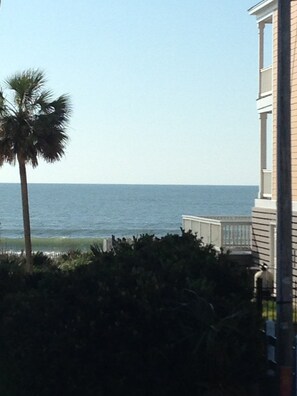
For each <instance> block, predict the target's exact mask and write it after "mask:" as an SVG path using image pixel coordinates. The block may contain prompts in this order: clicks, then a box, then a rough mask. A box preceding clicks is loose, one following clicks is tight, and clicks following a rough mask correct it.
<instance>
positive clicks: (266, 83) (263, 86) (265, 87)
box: [260, 66, 272, 97]
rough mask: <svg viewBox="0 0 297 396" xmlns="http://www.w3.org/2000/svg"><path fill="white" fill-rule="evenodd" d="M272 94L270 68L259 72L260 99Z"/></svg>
mask: <svg viewBox="0 0 297 396" xmlns="http://www.w3.org/2000/svg"><path fill="white" fill-rule="evenodd" d="M271 92H272V66H270V67H266V68H265V69H261V70H260V97H262V96H266V95H269V94H271Z"/></svg>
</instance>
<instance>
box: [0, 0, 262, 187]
mask: <svg viewBox="0 0 297 396" xmlns="http://www.w3.org/2000/svg"><path fill="white" fill-rule="evenodd" d="M254 4H255V3H254V2H253V1H251V0H240V1H238V0H224V1H222V0H212V1H205V0H85V1H79V0H75V1H73V0H59V1H58V0H50V1H49V0H42V1H40V0H29V1H24V0H3V1H2V6H1V8H0V27H1V29H0V48H1V61H0V81H1V82H2V81H4V80H5V79H6V78H7V77H8V76H10V75H11V74H14V73H15V72H17V71H22V70H25V69H27V68H40V69H42V70H44V71H45V73H46V75H47V78H48V87H49V88H50V89H52V90H53V92H54V93H55V94H56V95H60V94H62V93H68V94H69V95H70V97H71V101H72V105H73V115H72V118H71V123H70V126H69V129H68V133H69V136H70V141H69V144H68V147H67V150H66V156H65V158H64V159H63V160H62V161H60V162H59V163H56V164H45V163H42V162H40V166H39V167H38V168H36V169H33V170H32V169H28V181H29V182H46V183H133V184H134V183H136V184H248V185H249V184H258V173H259V172H258V157H259V154H258V153H259V147H258V146H259V144H258V116H257V112H256V102H255V99H256V95H257V34H258V33H257V25H256V21H255V19H254V18H253V17H251V16H249V14H248V12H247V9H248V8H250V7H251V6H253V5H254ZM18 181H19V175H18V169H17V167H12V166H10V165H4V166H3V167H2V168H1V169H0V182H18Z"/></svg>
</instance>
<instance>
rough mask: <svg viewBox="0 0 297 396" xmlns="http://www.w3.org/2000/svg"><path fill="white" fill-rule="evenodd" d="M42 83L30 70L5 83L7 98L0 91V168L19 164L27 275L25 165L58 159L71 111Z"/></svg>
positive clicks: (28, 241)
mask: <svg viewBox="0 0 297 396" xmlns="http://www.w3.org/2000/svg"><path fill="white" fill-rule="evenodd" d="M45 82H46V81H45V76H44V73H43V72H41V71H40V70H32V69H30V70H27V71H24V72H22V73H18V74H15V75H13V76H12V77H10V78H9V79H8V80H7V81H6V86H7V88H8V91H9V94H10V96H9V95H8V96H7V97H5V96H4V93H3V91H2V90H0V166H2V165H3V163H4V162H8V163H10V164H15V163H16V162H18V165H19V172H20V180H21V196H22V207H23V223H24V239H25V251H26V271H27V272H32V268H33V266H32V244H31V230H30V216H29V198H28V186H27V174H26V165H27V164H30V165H32V166H33V167H36V166H37V165H38V159H39V158H43V159H44V160H45V161H46V162H54V161H58V160H60V158H61V157H62V156H63V155H64V149H65V145H66V142H67V140H68V136H67V134H66V127H67V124H68V120H69V116H70V112H71V107H70V102H69V97H68V96H67V95H62V96H60V97H58V98H57V99H55V100H53V98H52V93H51V92H50V91H48V90H45V89H44V85H45Z"/></svg>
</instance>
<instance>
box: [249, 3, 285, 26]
mask: <svg viewBox="0 0 297 396" xmlns="http://www.w3.org/2000/svg"><path fill="white" fill-rule="evenodd" d="M277 6H278V0H262V1H260V3H258V4H256V5H254V6H253V7H251V8H250V9H249V10H248V12H249V14H250V15H254V16H255V17H256V18H257V21H259V22H260V21H263V20H265V19H267V18H268V17H270V16H271V15H272V14H273V12H274V11H275V10H276V9H277Z"/></svg>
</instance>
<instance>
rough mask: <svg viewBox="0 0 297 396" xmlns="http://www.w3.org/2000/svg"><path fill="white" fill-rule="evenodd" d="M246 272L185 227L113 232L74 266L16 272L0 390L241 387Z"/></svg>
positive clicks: (249, 319)
mask: <svg viewBox="0 0 297 396" xmlns="http://www.w3.org/2000/svg"><path fill="white" fill-rule="evenodd" d="M76 259H77V258H76ZM65 262H67V260H66V261H65ZM2 275H3V274H2ZM245 275H246V274H245V272H244V271H243V270H242V269H240V268H239V267H238V266H237V265H236V264H234V263H231V262H230V261H229V258H228V255H225V254H219V255H218V254H217V252H216V251H215V250H214V249H213V247H212V246H205V245H203V243H202V241H199V240H196V238H195V237H194V236H193V235H192V234H190V233H182V235H181V236H178V235H167V236H165V237H163V238H160V239H158V238H155V237H153V236H149V235H143V236H141V237H140V238H139V239H134V241H133V242H132V244H130V243H129V244H128V243H127V242H125V241H123V240H118V241H117V243H116V244H115V247H114V250H113V251H112V252H109V253H104V252H102V251H100V249H96V248H93V249H91V253H90V254H89V255H88V265H78V266H75V268H73V267H72V268H71V271H68V270H65V269H64V271H59V272H54V271H51V270H49V271H45V272H38V273H34V274H33V275H31V276H26V277H24V276H23V277H21V276H20V275H18V276H16V275H15V276H14V275H12V276H10V278H9V279H10V280H9V282H8V283H9V286H6V289H5V292H3V294H1V299H0V393H1V394H3V395H8V396H15V395H18V396H27V395H30V396H31V395H38V396H45V395H46V396H47V395H55V394H63V395H66V396H67V395H72V396H73V395H74V396H75V395H79V396H81V395H82V394H83V395H85V396H88V395H98V396H100V395H102V396H120V395H132V396H138V395H139V396H140V395H152V396H155V395H157V396H168V395H170V396H177V395H178V396H180V395H181V394H183V395H194V394H200V395H203V394H204V393H205V392H207V391H208V390H210V389H212V388H217V389H220V391H221V394H224V393H222V392H225V394H226V392H229V393H228V394H229V395H231V394H232V389H233V390H234V389H236V392H237V395H240V394H241V393H240V392H242V394H244V393H243V392H244V391H243V389H244V387H246V386H248V384H250V383H252V382H253V381H254V380H255V379H256V378H257V376H258V372H259V369H260V368H261V343H260V339H259V332H258V322H257V316H256V315H255V312H254V306H253V305H252V304H251V303H250V298H251V291H250V290H249V289H248V287H247V279H246V276H245ZM0 276H1V274H0ZM5 276H6V277H7V275H5ZM4 278H5V277H4V275H3V283H4V282H7V279H6V278H5V279H4ZM0 281H1V279H0ZM14 282H15V285H14Z"/></svg>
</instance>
